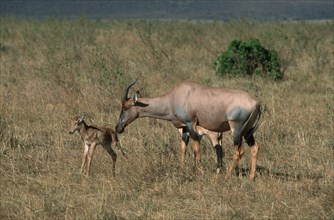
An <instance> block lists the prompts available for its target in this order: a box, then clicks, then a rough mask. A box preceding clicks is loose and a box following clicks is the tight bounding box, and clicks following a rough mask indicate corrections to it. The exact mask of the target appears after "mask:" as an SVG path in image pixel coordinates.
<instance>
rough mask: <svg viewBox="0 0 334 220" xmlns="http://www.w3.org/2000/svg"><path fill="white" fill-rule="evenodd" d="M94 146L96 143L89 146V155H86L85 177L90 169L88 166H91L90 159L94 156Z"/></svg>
mask: <svg viewBox="0 0 334 220" xmlns="http://www.w3.org/2000/svg"><path fill="white" fill-rule="evenodd" d="M95 146H96V143H93V144H91V146H90V151H89V155H88V164H87V171H86V176H88V175H89V168H90V164H91V162H92V158H93V154H94V150H95Z"/></svg>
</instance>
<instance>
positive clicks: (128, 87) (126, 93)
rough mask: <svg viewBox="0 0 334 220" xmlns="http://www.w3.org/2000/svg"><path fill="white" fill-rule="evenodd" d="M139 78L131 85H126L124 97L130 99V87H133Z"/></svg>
mask: <svg viewBox="0 0 334 220" xmlns="http://www.w3.org/2000/svg"><path fill="white" fill-rule="evenodd" d="M137 80H138V79H136V80H134V81H133V82H131V83H130V84H129V85H127V86H126V88H125V90H124V96H123V99H124V100H126V99H128V93H129V89H130V88H131V86H133V85H134V84H135V83H136V82H137Z"/></svg>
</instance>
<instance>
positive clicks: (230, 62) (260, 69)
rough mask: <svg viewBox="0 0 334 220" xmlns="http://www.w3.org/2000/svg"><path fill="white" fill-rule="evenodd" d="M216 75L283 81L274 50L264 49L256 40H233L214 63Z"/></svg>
mask: <svg viewBox="0 0 334 220" xmlns="http://www.w3.org/2000/svg"><path fill="white" fill-rule="evenodd" d="M214 68H215V70H216V73H217V74H218V75H224V74H228V75H234V76H246V75H253V74H256V75H262V76H268V77H270V78H272V79H274V80H281V79H283V73H282V71H281V64H280V62H279V58H278V54H277V52H276V51H275V50H268V49H266V48H264V47H263V46H262V45H261V44H260V41H259V40H258V39H250V40H245V41H242V40H233V41H231V43H230V44H229V46H228V50H227V51H225V52H222V53H220V54H219V55H218V58H217V59H216V61H215V62H214Z"/></svg>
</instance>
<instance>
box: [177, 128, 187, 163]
mask: <svg viewBox="0 0 334 220" xmlns="http://www.w3.org/2000/svg"><path fill="white" fill-rule="evenodd" d="M179 132H180V134H181V138H182V140H181V144H180V150H179V151H180V152H179V154H180V155H179V162H180V167H181V168H184V158H185V155H186V147H187V145H188V142H189V135H188V133H186V132H185V131H184V130H183V129H182V128H181V129H179Z"/></svg>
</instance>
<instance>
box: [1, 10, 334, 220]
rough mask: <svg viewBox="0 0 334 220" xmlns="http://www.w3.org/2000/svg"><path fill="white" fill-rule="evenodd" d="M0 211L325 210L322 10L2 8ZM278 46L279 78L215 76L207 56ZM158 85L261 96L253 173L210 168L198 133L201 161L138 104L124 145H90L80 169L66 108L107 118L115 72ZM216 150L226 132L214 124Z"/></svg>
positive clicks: (158, 90) (150, 91)
mask: <svg viewBox="0 0 334 220" xmlns="http://www.w3.org/2000/svg"><path fill="white" fill-rule="evenodd" d="M0 22H1V23H0V31H1V37H0V55H1V59H0V65H1V72H0V103H1V105H0V140H1V141H0V177H1V184H0V192H1V196H0V219H333V218H334V201H333V200H334V191H333V185H334V181H333V178H334V162H333V155H334V154H333V153H334V139H333V133H334V127H333V121H334V103H333V98H334V90H333V80H334V79H333V75H334V74H333V68H334V63H333V62H334V61H333V52H334V48H333V45H334V40H333V28H334V23H333V21H319V22H305V21H299V22H248V21H230V22H225V23H220V22H203V23H201V22H176V21H165V22H162V21H161V22H155V21H131V20H129V21H127V20H124V21H105V20H86V19H77V20H56V19H47V20H33V19H31V20H29V19H26V20H20V19H15V18H10V17H1V18H0ZM250 38H257V39H259V40H260V42H261V43H262V45H264V46H265V47H267V48H270V49H275V50H277V51H278V53H279V55H280V58H281V60H282V67H283V68H284V69H285V79H284V80H283V81H281V82H274V81H272V80H269V79H263V78H259V77H249V78H233V77H218V76H216V74H215V73H214V70H213V69H212V63H213V61H214V60H215V58H216V57H217V55H218V53H219V52H222V51H224V50H226V49H227V46H228V44H229V42H230V41H231V40H234V39H250ZM135 78H139V81H138V83H137V84H136V85H135V86H134V87H133V89H131V91H130V94H133V93H134V92H135V91H136V90H140V92H141V96H142V97H154V96H159V95H162V94H164V93H165V92H167V91H169V90H170V89H171V88H172V87H174V86H176V85H177V84H179V83H180V82H182V81H184V80H191V81H194V82H197V83H200V84H203V85H210V86H214V87H229V88H236V89H243V90H246V91H248V92H249V93H251V94H252V95H253V96H254V97H257V99H259V100H260V101H261V103H262V105H263V117H262V119H261V125H260V127H259V129H258V130H257V132H256V133H255V137H256V139H257V141H258V142H259V144H260V147H261V148H260V152H259V158H258V167H257V177H256V180H255V181H254V182H251V181H250V180H249V178H248V172H249V167H250V149H249V148H247V146H246V154H245V156H244V158H243V159H242V160H241V161H240V167H241V171H242V172H241V174H240V175H239V176H236V175H235V176H232V177H230V178H227V179H226V178H225V172H223V173H222V174H218V175H217V174H216V173H215V172H214V170H215V166H216V156H215V152H214V149H213V148H212V147H211V146H210V142H209V141H208V138H205V137H204V138H203V141H202V143H201V153H202V164H201V166H202V169H203V171H204V172H203V173H199V172H196V170H195V171H194V169H193V154H192V151H191V149H190V147H189V149H188V151H187V155H186V166H185V168H184V169H183V170H181V169H180V167H179V163H178V146H179V143H180V140H181V138H180V135H179V134H178V132H177V129H175V128H174V127H173V126H172V124H171V123H169V122H166V121H161V120H155V119H149V118H142V119H138V120H136V121H135V122H133V123H132V124H131V125H129V127H128V128H127V129H126V131H125V132H124V133H123V134H122V135H120V139H121V144H122V146H123V147H124V148H125V149H126V150H127V153H128V157H129V159H128V160H126V159H125V158H123V157H122V156H121V154H119V157H118V161H117V167H116V178H113V176H112V170H111V167H112V162H111V158H110V156H108V155H107V154H106V152H105V150H104V149H103V148H102V147H97V149H96V152H95V155H94V158H93V163H92V166H91V171H92V172H91V175H90V176H89V177H86V176H85V175H82V174H80V173H79V169H80V165H81V156H82V153H83V145H82V142H81V140H80V137H79V135H78V134H75V135H70V134H68V131H69V126H70V125H69V123H70V118H71V117H73V116H74V115H85V116H86V121H87V123H88V124H97V125H103V126H109V127H112V128H113V127H114V126H115V124H116V122H117V119H118V116H119V110H120V104H121V102H120V97H121V96H122V94H123V90H124V87H125V85H126V84H127V83H128V82H129V81H131V80H133V79H135ZM223 145H224V147H225V149H226V156H225V159H224V160H225V163H226V164H229V163H230V162H231V161H232V153H233V146H232V145H233V143H232V137H231V134H230V133H228V132H227V133H225V134H224V140H223Z"/></svg>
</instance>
